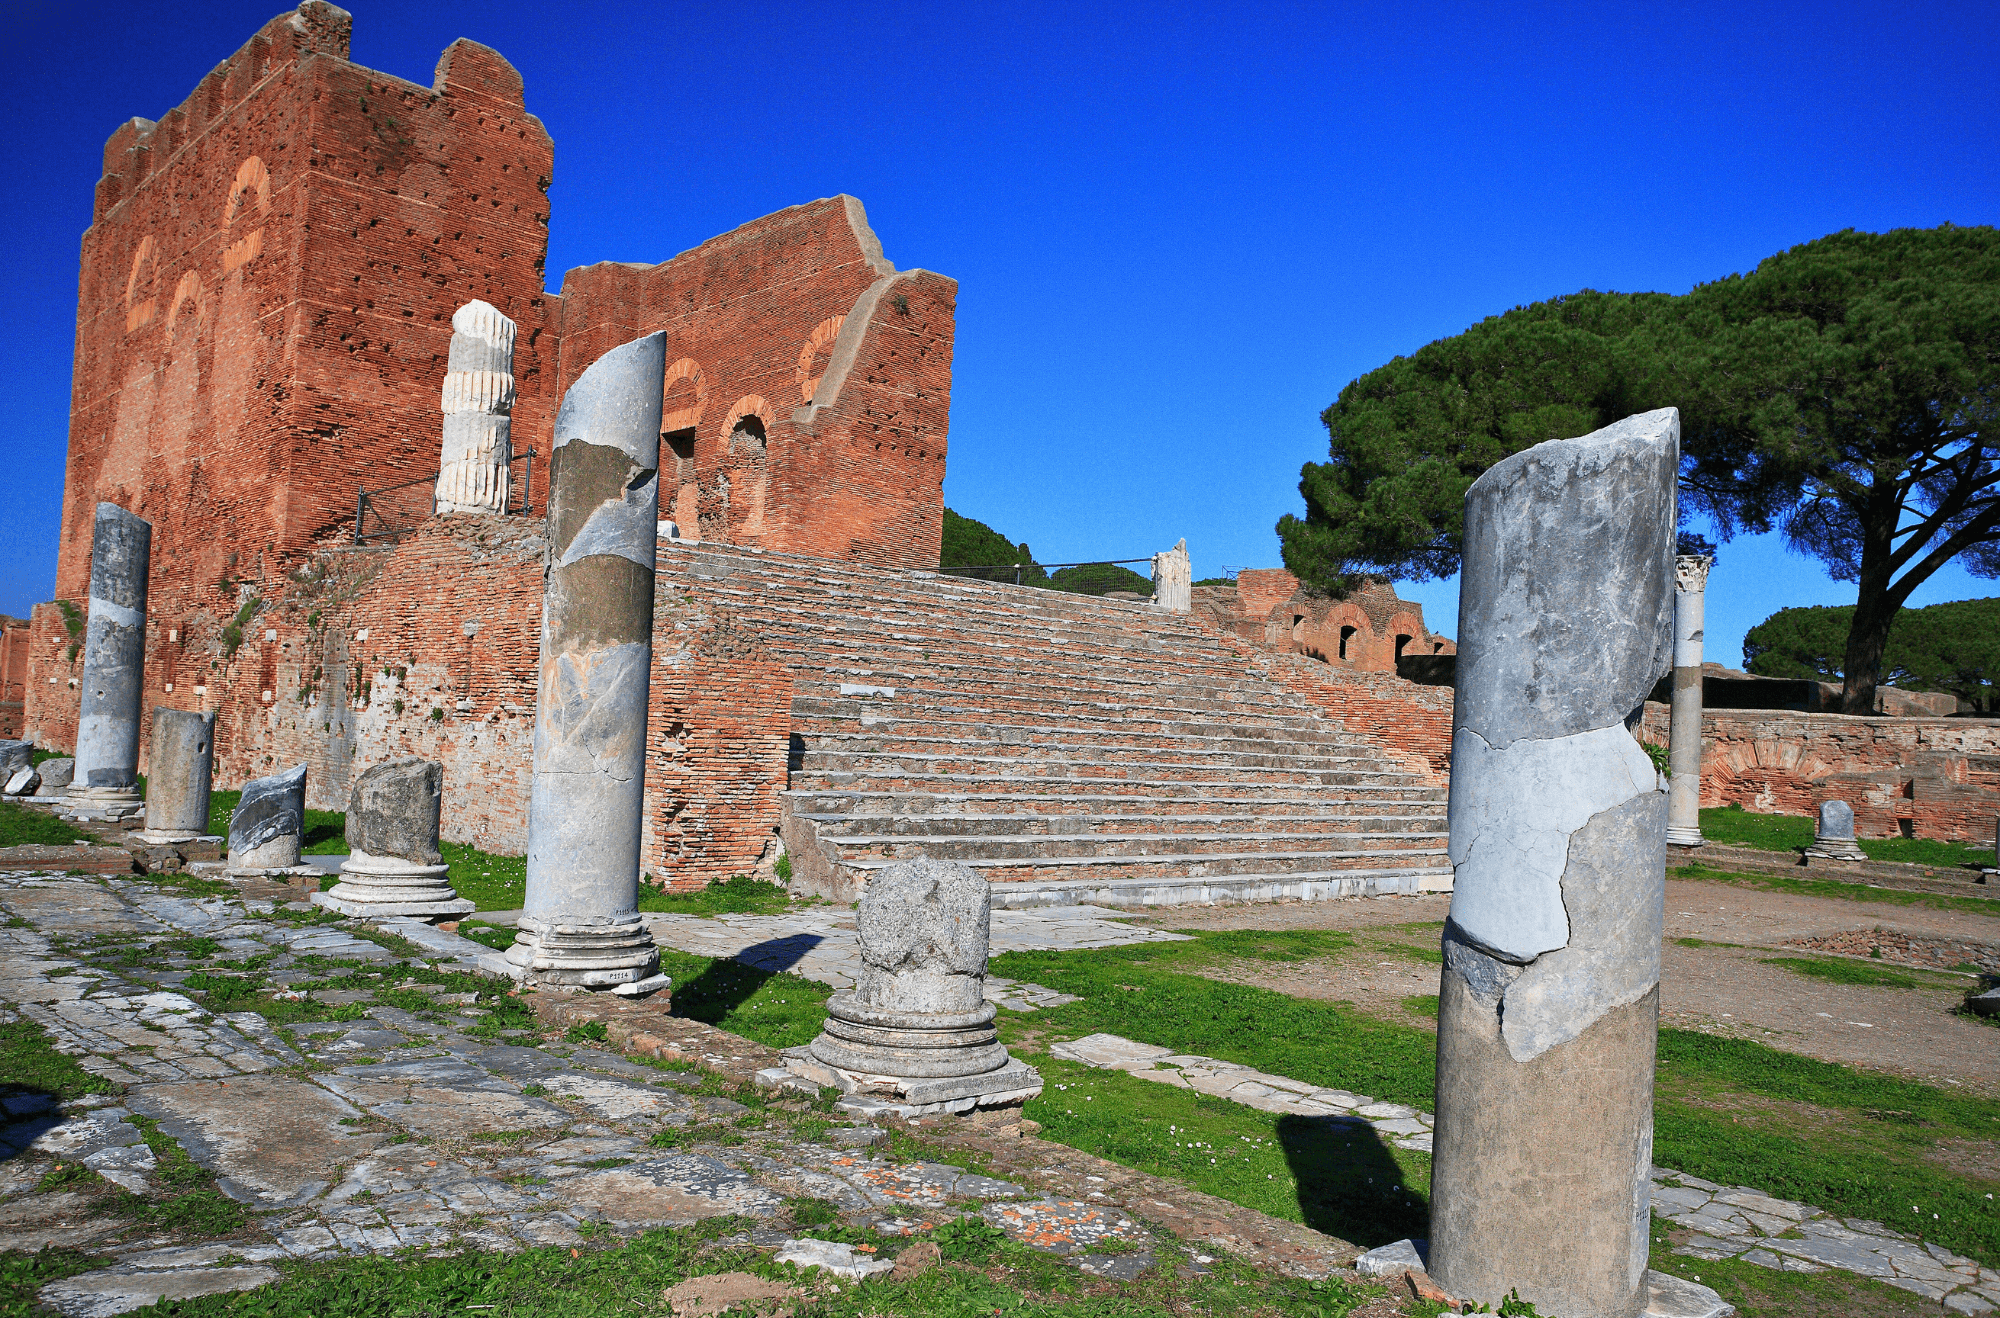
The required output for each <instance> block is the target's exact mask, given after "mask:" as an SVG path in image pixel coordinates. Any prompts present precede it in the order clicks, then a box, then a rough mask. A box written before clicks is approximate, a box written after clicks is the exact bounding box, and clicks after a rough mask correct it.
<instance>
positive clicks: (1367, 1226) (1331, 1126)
mask: <svg viewBox="0 0 2000 1318" xmlns="http://www.w3.org/2000/svg"><path fill="white" fill-rule="evenodd" d="M1278 1142H1279V1144H1281V1145H1282V1146H1283V1147H1284V1150H1285V1162H1286V1164H1287V1165H1288V1166H1289V1167H1290V1168H1291V1172H1292V1180H1293V1181H1294V1182H1295V1183H1296V1184H1297V1185H1298V1187H1299V1213H1300V1215H1301V1217H1302V1218H1303V1219H1304V1221H1305V1224H1306V1225H1307V1226H1309V1227H1311V1228H1312V1229H1313V1230H1315V1231H1324V1232H1325V1233H1326V1234H1328V1235H1330V1236H1338V1237H1340V1238H1341V1239H1342V1240H1351V1241H1353V1242H1354V1243H1355V1244H1357V1245H1360V1246H1361V1247H1362V1248H1364V1249H1373V1248H1375V1247H1376V1246H1377V1245H1386V1244H1389V1243H1390V1242H1391V1241H1396V1240H1402V1239H1405V1238H1409V1237H1424V1236H1428V1235H1429V1234H1430V1187H1429V1186H1411V1185H1410V1184H1408V1180H1407V1177H1406V1176H1405V1174H1404V1171H1403V1168H1402V1167H1401V1166H1400V1165H1399V1164H1398V1163H1397V1162H1396V1158H1395V1155H1394V1154H1393V1153H1392V1152H1391V1150H1390V1149H1389V1147H1388V1146H1387V1145H1386V1144H1384V1143H1383V1142H1382V1137H1381V1136H1380V1135H1379V1134H1378V1133H1377V1132H1376V1130H1375V1128H1374V1127H1373V1126H1371V1125H1369V1124H1368V1123H1367V1122H1366V1121H1365V1120H1363V1119H1362V1118H1360V1117H1297V1116H1290V1117H1280V1118H1278Z"/></svg>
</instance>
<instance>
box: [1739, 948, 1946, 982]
mask: <svg viewBox="0 0 2000 1318" xmlns="http://www.w3.org/2000/svg"><path fill="white" fill-rule="evenodd" d="M1764 964H1765V965H1767V966H1780V967H1782V968H1784V969H1786V970H1789V971H1791V972H1792V973H1793V974H1794V975H1804V976H1805V977H1806V978H1808V979H1823V980H1825V981H1826V982H1827V983H1829V984H1859V985H1862V986H1864V987H1867V988H1899V989H1912V988H1963V987H1965V980H1964V978H1963V977H1961V976H1956V975H1930V974H1925V973H1924V972H1922V971H1910V970H1904V969H1902V968H1900V967H1897V968H1891V967H1889V966H1878V965H1875V964H1874V963H1872V962H1868V961H1854V960H1850V959H1848V958H1846V957H1837V956H1774V957H1766V958H1764Z"/></svg>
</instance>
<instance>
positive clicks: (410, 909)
mask: <svg viewBox="0 0 2000 1318" xmlns="http://www.w3.org/2000/svg"><path fill="white" fill-rule="evenodd" d="M449 871H450V866H448V865H417V864H412V863H410V862H408V861H401V860H398V859H397V858H395V857H393V856H371V855H369V854H368V853H367V852H365V851H357V852H355V853H354V854H353V855H352V856H350V857H348V858H347V860H345V861H343V862H342V863H341V866H340V882H339V883H337V884H335V885H334V886H333V888H332V889H331V890H330V891H327V892H316V893H314V894H313V895H312V901H313V904H314V905H315V906H324V907H326V908H327V909H328V910H333V911H339V912H340V913H341V914H342V915H348V916H358V917H369V916H390V915H407V916H412V917H419V918H432V917H440V916H442V917H450V916H454V915H470V914H471V913H472V912H474V911H476V910H478V909H479V903H477V902H474V901H471V900H468V899H467V898H464V897H460V896H459V895H458V892H457V891H456V890H455V889H454V888H453V887H452V886H451V884H450V883H448V882H446V881H445V875H446V874H447V873H448V872H449Z"/></svg>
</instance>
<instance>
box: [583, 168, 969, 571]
mask: <svg viewBox="0 0 2000 1318" xmlns="http://www.w3.org/2000/svg"><path fill="white" fill-rule="evenodd" d="M957 297H958V285H957V282H956V281H954V280H951V279H947V278H945V277H944V276H942V275H936V274H932V273H930V272H928V271H923V270H913V271H907V272H904V273H902V274H898V273H896V270H895V267H894V266H892V265H890V264H889V262H888V261H886V260H884V259H883V257H882V246H881V243H880V242H879V241H877V239H876V237H875V235H874V233H873V231H872V230H870V229H869V227H868V218H867V216H866V214H865V213H864V212H863V211H862V208H861V203H860V202H859V201H856V200H855V199H854V198H852V197H845V196H843V197H830V198H827V199H825V200H823V201H815V202H811V203H809V204H807V205H804V206H794V207H792V208H791V209H790V210H784V211H779V212H778V213H777V214H775V215H767V216H765V217H764V218H763V219H761V220H755V221H752V222H751V223H749V224H746V225H744V226H743V227H742V228H740V229H737V230H735V231H733V232H731V233H726V234H724V235H722V236H721V237H719V238H714V239H711V240H709V241H708V242H706V243H703V244H702V245H701V246H700V247H697V248H695V249H694V250H693V251H691V252H684V253H682V254H681V255H680V256H677V257H675V258H674V259H673V260H671V261H664V262H661V263H660V264H659V265H655V266H644V267H635V266H631V265H625V264H619V263H614V262H605V263H603V264H600V265H593V266H584V267H582V268H580V269H576V270H572V271H570V272H569V273H568V274H567V275H566V276H564V278H563V317H564V319H563V349H562V379H563V382H564V386H565V387H567V385H568V384H569V382H571V381H574V380H575V379H576V378H577V377H578V376H580V375H581V374H582V373H583V372H584V370H586V369H587V368H588V367H589V366H590V364H591V363H592V362H594V361H596V360H597V359H598V358H599V357H601V356H603V355H604V353H606V352H607V351H609V350H610V349H612V348H614V347H616V346H618V345H619V344H621V343H626V342H629V341H630V340H632V339H634V338H637V337H638V336H640V335H642V334H650V333H652V332H653V331H655V330H665V331H666V333H667V360H668V362H669V363H670V364H669V367H668V372H667V374H668V381H667V391H666V397H665V400H664V407H663V414H664V419H663V421H662V425H663V427H664V428H665V429H666V430H667V431H668V432H669V433H670V435H671V436H672V439H671V441H670V443H671V446H670V447H669V448H668V449H667V450H666V451H663V452H662V454H661V459H662V461H661V470H660V477H661V485H660V494H661V504H662V510H661V515H662V516H665V517H672V518H674V519H675V520H676V521H677V522H679V523H680V525H681V527H682V532H683V534H684V535H688V536H694V535H697V534H699V536H700V537H701V538H702V539H705V540H720V541H724V542H726V543H729V544H737V545H746V546H751V547H756V548H765V549H777V550H782V551H785V552H788V553H797V554H810V555H814V556H816V557H822V558H852V559H859V560H862V561H864V562H870V563H881V564H884V565H889V566H899V567H934V566H936V564H937V561H938V541H939V537H940V535H941V534H942V530H943V520H944V496H943V488H944V461H945V439H946V431H947V428H948V422H949V416H950V409H951V350H952V332H953V319H954V315H955V309H956V304H957ZM746 418H749V419H750V420H751V421H752V422H753V423H754V425H755V426H756V427H758V428H761V430H762V432H763V434H762V439H761V442H760V441H759V440H758V438H757V437H755V436H754V435H753V434H751V433H749V432H747V431H743V430H739V423H740V422H743V421H745V419H746ZM676 450H677V451H678V452H679V455H680V456H679V457H678V458H677V457H676V456H675V452H676Z"/></svg>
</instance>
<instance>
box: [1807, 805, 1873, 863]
mask: <svg viewBox="0 0 2000 1318" xmlns="http://www.w3.org/2000/svg"><path fill="white" fill-rule="evenodd" d="M1806 855H1808V856H1811V857H1813V858H1815V859H1817V860H1866V859H1868V853H1867V852H1865V851H1863V850H1862V849H1861V845H1860V844H1859V843H1858V842H1856V841H1855V840H1854V807H1853V806H1851V805H1849V804H1848V803H1847V802H1845V801H1822V802H1820V805H1819V810H1818V811H1817V812H1816V814H1815V816H1814V821H1813V844H1812V845H1811V846H1809V847H1807V848H1806Z"/></svg>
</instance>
